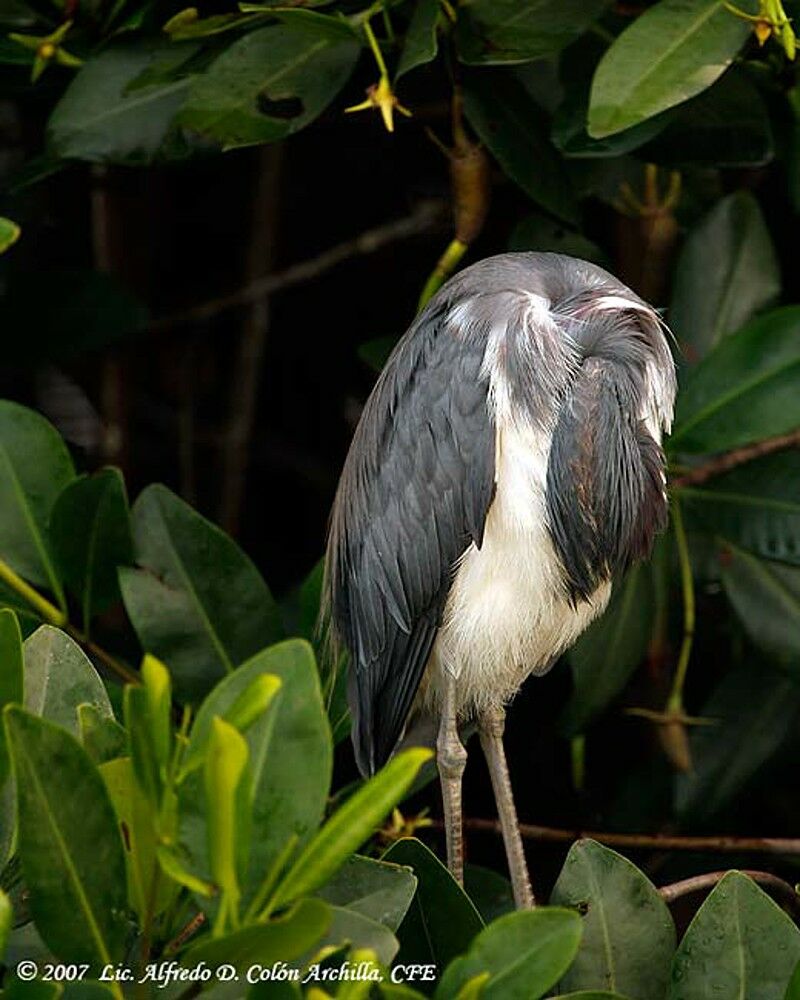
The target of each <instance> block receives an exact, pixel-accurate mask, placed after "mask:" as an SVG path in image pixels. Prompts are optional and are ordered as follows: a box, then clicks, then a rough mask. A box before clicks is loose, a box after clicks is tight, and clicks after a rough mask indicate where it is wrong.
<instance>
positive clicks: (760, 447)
mask: <svg viewBox="0 0 800 1000" xmlns="http://www.w3.org/2000/svg"><path fill="white" fill-rule="evenodd" d="M798 447H800V427H798V428H797V430H794V431H789V433H788V434H778V435H777V436H776V437H770V438H765V439H764V440H763V441H756V443H755V444H747V445H744V446H743V447H741V448H734V449H733V450H732V451H726V452H725V454H724V455H718V456H717V457H716V458H712V459H711V461H710V462H706V463H704V464H703V465H698V466H697V468H695V469H691V470H690V471H689V472H685V473H684V474H683V475H682V476H676V477H675V479H673V480H672V481H671V483H670V485H671V486H672V488H673V489H681V488H682V487H684V486H699V485H700V484H701V483H704V482H706V481H707V480H708V479H712V478H713V477H714V476H719V475H722V473H723V472H728V471H729V470H730V469H735V468H736V466H737V465H744V464H745V462H752V461H753V459H755V458H762V457H763V456H764V455H772V454H773V453H774V452H776V451H783V450H784V449H785V448H798Z"/></svg>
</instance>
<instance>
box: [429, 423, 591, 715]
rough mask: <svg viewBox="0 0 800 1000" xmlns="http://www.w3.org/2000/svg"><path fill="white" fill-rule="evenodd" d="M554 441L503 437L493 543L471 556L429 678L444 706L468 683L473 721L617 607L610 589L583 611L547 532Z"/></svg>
mask: <svg viewBox="0 0 800 1000" xmlns="http://www.w3.org/2000/svg"><path fill="white" fill-rule="evenodd" d="M548 440H549V435H545V434H543V433H542V432H540V431H537V430H534V429H533V428H530V427H525V428H519V427H514V426H508V425H506V426H505V428H504V429H503V430H502V431H500V432H499V433H498V438H497V454H496V465H495V468H496V480H497V490H496V493H495V498H494V501H493V503H492V506H491V508H490V510H489V515H488V517H487V520H486V527H485V532H484V538H483V544H482V546H481V548H480V549H478V548H476V546H475V545H472V546H470V548H469V549H467V551H466V552H465V553H464V555H463V556H462V558H461V560H460V562H459V565H458V568H457V571H456V574H455V579H454V582H453V586H452V588H451V590H450V594H449V596H448V600H447V605H446V608H445V614H444V619H443V623H442V627H441V629H440V632H439V635H438V636H437V639H436V644H435V646H434V649H433V653H432V655H431V661H430V664H429V666H428V669H427V671H426V678H425V682H426V683H425V684H424V692H423V699H424V701H425V702H426V703H427V704H428V705H429V706H430V707H433V706H432V705H431V702H433V703H434V704H437V705H438V704H439V703H440V701H441V676H442V671H443V670H447V671H449V672H450V673H452V674H453V675H454V676H456V677H457V678H458V684H457V690H458V703H459V711H460V713H461V714H463V715H469V714H472V713H473V712H475V711H480V710H481V709H484V708H487V707H490V706H493V705H495V706H497V705H503V704H505V703H506V702H507V701H508V700H509V699H511V698H512V697H513V696H514V694H516V692H517V690H518V688H519V687H520V685H521V684H522V682H523V681H524V680H525V678H526V677H528V676H529V675H530V674H532V673H544V672H545V671H546V670H547V669H548V668H549V667H550V666H551V665H552V663H553V660H554V659H555V658H556V657H557V656H558V655H559V654H560V653H562V652H563V651H564V650H565V649H566V648H567V647H568V646H570V645H571V644H572V643H573V642H574V641H575V639H576V638H577V637H578V636H579V635H580V633H581V632H582V631H583V630H584V629H585V628H586V626H587V625H588V624H589V623H590V622H591V621H592V620H593V619H594V618H595V617H596V616H597V615H598V614H600V612H602V611H603V610H604V608H605V606H606V604H607V603H608V598H609V595H610V592H611V585H610V583H605V584H603V585H601V586H600V587H599V588H598V589H597V590H596V591H595V593H594V594H593V595H592V598H591V600H590V601H587V602H580V603H579V604H578V605H577V607H573V606H572V605H571V604H570V603H569V601H568V599H567V596H566V590H565V587H564V576H563V571H562V569H561V566H560V563H559V560H558V558H557V556H556V553H555V550H554V548H553V545H552V542H551V541H550V536H549V534H548V531H547V521H546V518H547V512H546V507H545V482H546V475H547V450H546V448H547V445H546V443H545V442H546V441H548Z"/></svg>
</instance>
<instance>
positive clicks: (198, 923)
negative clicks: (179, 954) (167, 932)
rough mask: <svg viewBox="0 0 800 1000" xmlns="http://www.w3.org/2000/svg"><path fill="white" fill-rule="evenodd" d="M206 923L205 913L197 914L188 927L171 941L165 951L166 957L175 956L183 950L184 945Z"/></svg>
mask: <svg viewBox="0 0 800 1000" xmlns="http://www.w3.org/2000/svg"><path fill="white" fill-rule="evenodd" d="M205 922H206V915H205V913H196V914H195V915H194V916H193V917H192V919H191V920H190V921H189V923H188V924H186V926H185V927H184V928H183V929H182V930H180V931H178V933H177V934H176V935H175V937H174V938H173V939H172V940H171V941H170V943H169V944H168V945H167V946H166V948H165V949H164V954H165V955H174V954H175V952H176V951H178V949H180V948H182V947H183V946H184V944H185V943H186V942H187V941H188V940H189V938H190V937H192V935H193V934H196V933H197V932H198V931H199V930H200V928H201V927H202V926H203V924H204V923H205Z"/></svg>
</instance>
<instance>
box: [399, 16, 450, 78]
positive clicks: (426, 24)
mask: <svg viewBox="0 0 800 1000" xmlns="http://www.w3.org/2000/svg"><path fill="white" fill-rule="evenodd" d="M440 11H441V7H440V5H439V0H416V6H415V7H414V13H413V14H412V15H411V21H410V23H409V25H408V30H407V31H406V38H405V42H404V43H403V51H402V52H401V54H400V61H399V63H398V64H397V74H396V78H397V79H398V80H399V79H400V77H401V76H405V74H406V73H410V72H411V70H412V69H417V67H418V66H424V65H425V64H426V63H429V62H432V61H433V60H434V59H435V58H436V53H437V51H438V48H439V44H438V41H437V38H436V24H437V22H438V20H439V14H440Z"/></svg>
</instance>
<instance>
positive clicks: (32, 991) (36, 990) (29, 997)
mask: <svg viewBox="0 0 800 1000" xmlns="http://www.w3.org/2000/svg"><path fill="white" fill-rule="evenodd" d="M63 993H64V987H63V986H62V985H61V983H51V982H44V981H42V980H41V979H34V980H31V981H30V982H24V981H23V980H21V979H17V977H16V976H14V977H13V978H11V981H10V982H9V984H8V985H7V986H5V985H4V988H3V1000H58V998H59V997H60V996H62V995H63Z"/></svg>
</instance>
